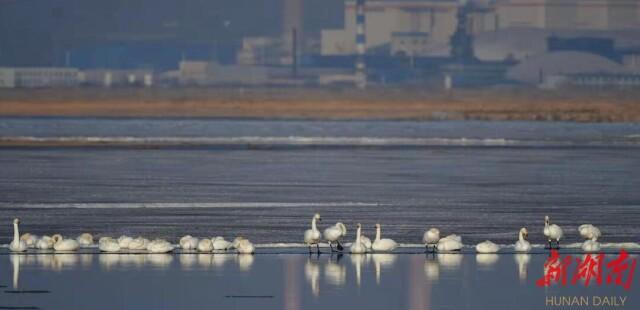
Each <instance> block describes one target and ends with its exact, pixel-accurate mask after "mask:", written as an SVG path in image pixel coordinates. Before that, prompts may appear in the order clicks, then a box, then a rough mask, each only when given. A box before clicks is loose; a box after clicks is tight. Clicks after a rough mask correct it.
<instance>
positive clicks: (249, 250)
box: [236, 239, 256, 254]
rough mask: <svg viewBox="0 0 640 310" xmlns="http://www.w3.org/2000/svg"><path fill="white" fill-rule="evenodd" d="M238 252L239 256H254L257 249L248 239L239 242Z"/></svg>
mask: <svg viewBox="0 0 640 310" xmlns="http://www.w3.org/2000/svg"><path fill="white" fill-rule="evenodd" d="M236 250H237V251H238V253H239V254H253V253H254V252H255V251H256V248H255V247H254V246H253V243H251V242H250V241H249V240H248V239H242V240H240V242H238V246H237V247H236Z"/></svg>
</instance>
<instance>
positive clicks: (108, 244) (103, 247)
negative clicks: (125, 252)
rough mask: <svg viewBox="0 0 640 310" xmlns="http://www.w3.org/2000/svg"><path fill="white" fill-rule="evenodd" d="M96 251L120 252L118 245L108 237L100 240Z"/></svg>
mask: <svg viewBox="0 0 640 310" xmlns="http://www.w3.org/2000/svg"><path fill="white" fill-rule="evenodd" d="M98 249H99V250H100V251H102V252H118V251H120V243H119V242H118V241H117V240H114V239H112V238H110V237H103V238H100V241H99V242H98Z"/></svg>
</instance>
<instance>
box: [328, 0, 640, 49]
mask: <svg viewBox="0 0 640 310" xmlns="http://www.w3.org/2000/svg"><path fill="white" fill-rule="evenodd" d="M355 3H356V2H355V1H347V2H346V3H345V7H344V10H345V13H344V28H342V29H326V30H323V31H322V32H321V54H322V55H352V54H355V51H356V47H355V41H354V39H353V38H354V36H355V32H356V20H355V15H356V14H355ZM460 3H461V1H459V0H369V1H367V3H366V8H365V14H366V27H365V28H366V29H367V33H366V36H367V46H366V48H367V53H368V54H386V55H408V56H448V55H449V54H450V47H449V43H450V41H449V39H450V38H451V36H452V35H453V33H454V31H455V29H456V23H457V12H458V10H459V9H460V8H461V7H462V6H461V5H460ZM470 3H471V4H472V6H471V10H470V11H469V13H468V15H467V16H468V25H467V27H468V29H467V33H469V34H472V35H479V34H483V33H492V32H496V31H498V32H499V31H504V30H511V29H540V30H543V31H559V32H563V31H594V30H595V31H620V30H631V31H637V29H638V27H640V15H639V12H640V4H639V1H637V0H495V1H488V0H484V1H482V0H476V1H471V2H470Z"/></svg>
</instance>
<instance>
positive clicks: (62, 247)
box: [52, 235, 80, 251]
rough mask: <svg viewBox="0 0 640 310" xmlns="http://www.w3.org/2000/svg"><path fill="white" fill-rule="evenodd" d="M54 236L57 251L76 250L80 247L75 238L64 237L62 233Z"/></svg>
mask: <svg viewBox="0 0 640 310" xmlns="http://www.w3.org/2000/svg"><path fill="white" fill-rule="evenodd" d="M52 238H53V242H54V243H53V249H54V250H56V251H76V250H78V248H79V247H80V244H78V241H76V240H74V239H64V238H62V236H60V235H54V236H53V237H52Z"/></svg>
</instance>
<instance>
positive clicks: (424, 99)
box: [0, 87, 640, 123]
mask: <svg viewBox="0 0 640 310" xmlns="http://www.w3.org/2000/svg"><path fill="white" fill-rule="evenodd" d="M638 98H640V92H639V91H597V90H591V91H580V92H578V91H575V90H573V91H572V90H566V91H561V92H560V91H541V90H537V89H493V90H455V91H453V92H451V93H446V92H443V91H442V90H429V89H422V88H415V87H412V88H400V87H394V88H376V89H371V90H367V91H364V92H363V91H357V90H351V89H347V90H343V89H318V88H291V89H269V88H186V89H178V88H172V89H171V88H152V89H132V88H131V89H130V88H120V89H102V88H75V89H35V90H0V117H89V118H103V117H104V118H202V119H297V120H398V121H400V120H409V121H436V120H460V121H464V120H489V121H567V122H594V123H607V122H616V123H618V122H640V99H638Z"/></svg>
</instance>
